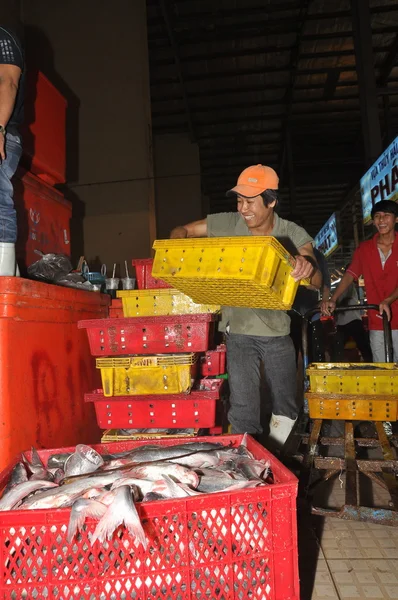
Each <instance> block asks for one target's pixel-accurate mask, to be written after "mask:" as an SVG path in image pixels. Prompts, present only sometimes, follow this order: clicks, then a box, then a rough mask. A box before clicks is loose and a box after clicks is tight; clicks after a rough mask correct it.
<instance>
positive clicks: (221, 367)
mask: <svg viewBox="0 0 398 600" xmlns="http://www.w3.org/2000/svg"><path fill="white" fill-rule="evenodd" d="M226 353H227V348H226V346H225V344H220V345H219V346H217V348H216V349H215V350H209V351H208V352H206V354H205V355H204V356H201V357H200V374H201V375H202V377H212V376H213V375H224V373H225V358H226Z"/></svg>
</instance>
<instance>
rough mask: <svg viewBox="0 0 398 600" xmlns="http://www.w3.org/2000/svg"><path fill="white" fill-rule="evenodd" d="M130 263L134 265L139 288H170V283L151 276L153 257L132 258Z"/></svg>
mask: <svg viewBox="0 0 398 600" xmlns="http://www.w3.org/2000/svg"><path fill="white" fill-rule="evenodd" d="M132 265H133V267H135V277H136V280H137V286H138V289H139V290H152V289H156V288H158V289H159V288H171V285H169V284H168V283H166V282H165V281H162V280H161V279H155V278H154V277H152V265H153V258H134V259H133V260H132Z"/></svg>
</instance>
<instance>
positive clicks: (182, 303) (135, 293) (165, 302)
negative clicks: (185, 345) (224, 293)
mask: <svg viewBox="0 0 398 600" xmlns="http://www.w3.org/2000/svg"><path fill="white" fill-rule="evenodd" d="M117 295H118V297H119V298H121V299H122V304H123V315H124V316H125V317H151V316H154V315H162V316H164V315H186V314H203V313H216V312H219V311H220V306H219V305H217V306H215V305H209V304H196V303H195V302H194V301H193V300H192V298H189V297H188V296H186V295H185V294H182V293H181V292H179V291H178V290H174V289H167V288H166V289H155V290H123V291H118V292H117Z"/></svg>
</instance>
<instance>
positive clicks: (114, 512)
mask: <svg viewBox="0 0 398 600" xmlns="http://www.w3.org/2000/svg"><path fill="white" fill-rule="evenodd" d="M122 523H124V525H125V526H126V527H127V529H128V531H129V532H130V534H131V535H132V536H134V537H135V539H136V540H137V542H138V543H140V544H142V546H143V547H144V549H145V550H146V548H147V545H148V544H147V539H146V536H145V532H144V529H143V527H142V525H141V521H140V517H139V515H138V513H137V509H136V507H135V505H134V502H133V499H132V496H131V490H130V487H129V486H127V485H124V486H122V487H120V488H118V489H117V490H116V491H115V499H114V501H113V502H112V504H110V505H109V506H108V508H107V510H106V512H105V514H104V516H103V517H102V518H101V520H100V521H99V523H98V525H97V527H96V528H95V531H94V533H93V536H92V538H91V545H93V544H94V543H95V542H96V540H99V541H100V542H101V543H104V542H105V540H106V539H108V540H110V539H111V537H112V535H113V533H114V531H115V530H116V529H117V528H118V527H119V525H122Z"/></svg>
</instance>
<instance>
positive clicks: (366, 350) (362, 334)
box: [346, 319, 372, 362]
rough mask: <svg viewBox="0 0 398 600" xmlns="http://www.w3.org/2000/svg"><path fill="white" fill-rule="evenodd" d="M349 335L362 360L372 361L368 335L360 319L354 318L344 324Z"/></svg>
mask: <svg viewBox="0 0 398 600" xmlns="http://www.w3.org/2000/svg"><path fill="white" fill-rule="evenodd" d="M346 327H347V331H348V333H349V335H350V336H351V337H352V338H353V340H354V341H355V343H356V345H357V348H358V350H359V351H360V353H361V355H362V358H363V360H364V362H372V350H371V348H370V343H369V336H368V334H367V332H366V331H365V328H364V326H363V323H362V321H360V320H359V319H354V321H351V322H350V323H347V325H346Z"/></svg>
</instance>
